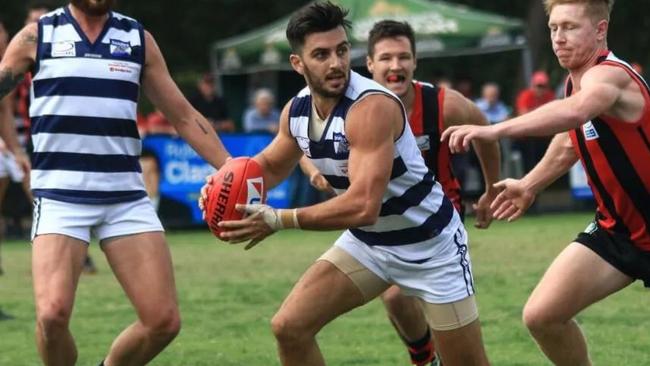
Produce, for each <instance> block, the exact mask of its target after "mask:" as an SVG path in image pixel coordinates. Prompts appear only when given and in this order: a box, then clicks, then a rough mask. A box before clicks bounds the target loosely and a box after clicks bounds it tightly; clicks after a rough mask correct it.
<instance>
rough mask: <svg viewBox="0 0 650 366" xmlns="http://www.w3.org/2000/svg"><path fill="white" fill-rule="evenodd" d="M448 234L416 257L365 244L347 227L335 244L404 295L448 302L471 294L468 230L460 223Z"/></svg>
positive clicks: (430, 300)
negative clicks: (400, 254)
mask: <svg viewBox="0 0 650 366" xmlns="http://www.w3.org/2000/svg"><path fill="white" fill-rule="evenodd" d="M447 236H448V238H447V240H444V241H442V242H439V243H437V244H436V246H435V248H434V249H435V251H434V252H431V251H429V253H428V254H427V255H430V257H425V258H421V259H419V260H406V259H404V258H402V257H399V256H397V255H395V253H394V251H390V250H387V249H386V248H383V247H381V246H369V245H366V244H364V243H363V242H362V241H360V240H359V239H357V238H356V237H355V236H354V235H352V234H350V233H349V232H348V231H346V232H344V233H343V234H342V235H341V236H340V237H339V238H338V240H337V241H336V242H335V243H334V245H335V246H337V247H339V248H341V249H343V250H345V251H346V252H347V253H348V254H350V255H351V256H353V257H354V258H356V259H357V260H358V261H359V262H360V263H361V264H362V265H364V266H365V267H366V268H368V269H369V270H370V271H372V272H373V273H374V274H376V275H377V276H378V277H380V278H381V279H383V280H384V281H386V282H388V283H390V284H395V285H397V286H399V287H400V288H401V290H402V292H403V293H404V294H405V295H408V296H415V297H419V298H420V299H422V300H424V301H426V302H428V303H431V304H447V303H451V302H456V301H459V300H462V299H465V298H467V297H469V296H471V295H473V294H474V280H473V277H472V263H471V260H470V257H469V252H468V246H467V232H466V231H465V228H464V227H463V226H462V224H461V225H459V226H458V229H457V230H456V232H455V233H454V234H453V235H447ZM414 254H417V253H414ZM409 257H411V258H415V257H417V256H416V255H410V256H409Z"/></svg>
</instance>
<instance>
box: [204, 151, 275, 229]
mask: <svg viewBox="0 0 650 366" xmlns="http://www.w3.org/2000/svg"><path fill="white" fill-rule="evenodd" d="M207 196H208V197H207V200H206V202H205V222H207V223H208V227H209V228H210V231H212V233H213V234H214V235H216V236H217V237H219V233H221V232H222V231H223V229H222V228H220V227H219V226H218V224H219V222H221V221H228V220H240V219H241V218H242V217H243V216H244V214H243V213H241V212H239V211H237V210H235V205H236V204H238V203H240V204H252V203H264V202H265V201H266V189H265V188H264V175H263V174H262V167H261V166H260V165H259V164H258V163H257V162H256V161H255V160H253V159H251V158H246V157H242V158H235V159H231V160H228V161H227V162H226V163H225V164H224V165H223V166H222V167H221V169H219V171H217V172H216V173H215V174H214V175H213V178H212V185H211V186H210V187H209V188H208V191H207Z"/></svg>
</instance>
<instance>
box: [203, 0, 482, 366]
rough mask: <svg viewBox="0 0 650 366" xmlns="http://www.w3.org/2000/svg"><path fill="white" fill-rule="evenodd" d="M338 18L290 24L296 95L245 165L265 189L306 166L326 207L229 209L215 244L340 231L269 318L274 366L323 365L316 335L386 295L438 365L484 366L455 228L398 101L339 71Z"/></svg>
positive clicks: (330, 8) (330, 11)
mask: <svg viewBox="0 0 650 366" xmlns="http://www.w3.org/2000/svg"><path fill="white" fill-rule="evenodd" d="M346 15H347V12H346V11H344V10H343V9H341V8H339V7H338V6H336V5H333V4H331V3H329V2H326V3H322V2H321V3H314V4H312V5H310V6H308V7H306V8H303V9H302V10H300V11H298V12H297V13H295V14H294V15H293V16H292V18H291V20H290V21H289V24H288V26H287V38H288V39H289V42H290V44H291V47H292V50H293V54H292V55H291V57H290V62H291V65H292V67H293V69H294V70H295V71H296V72H298V73H299V74H301V75H303V76H304V77H305V81H306V83H307V87H306V88H305V89H303V90H302V91H301V92H300V93H298V95H297V96H296V97H295V98H293V99H292V100H291V101H290V102H289V103H288V104H287V105H286V106H285V108H284V110H283V111H282V115H281V119H280V130H279V132H278V135H277V136H276V138H275V139H274V140H273V142H272V143H271V144H270V145H269V146H268V147H267V148H266V149H264V151H262V152H261V153H260V154H258V155H257V156H256V157H255V158H254V159H255V161H257V162H258V163H259V165H260V166H261V168H262V171H263V172H264V180H265V184H266V186H267V188H271V187H273V186H275V185H277V184H278V183H280V182H281V181H282V180H283V179H284V178H286V177H287V176H288V175H289V174H290V173H291V171H292V170H293V169H294V167H295V166H296V164H297V162H298V161H299V159H300V158H301V157H302V156H303V155H306V156H307V157H308V158H310V159H311V162H312V163H313V164H314V165H315V166H316V167H317V168H318V169H319V170H320V171H321V173H322V174H323V176H324V177H325V178H326V179H327V180H328V182H329V183H330V185H331V186H332V187H333V188H334V190H335V191H336V193H337V196H336V197H334V198H332V199H329V200H327V201H325V202H322V203H319V204H316V205H313V206H309V207H303V208H299V209H290V210H278V209H273V208H272V207H269V206H267V205H259V204H256V205H241V206H240V207H239V209H240V210H241V211H244V212H246V213H248V216H247V217H246V218H244V219H242V220H230V221H222V222H220V223H219V225H220V228H221V229H223V232H221V234H220V238H221V239H222V240H225V241H229V242H230V243H240V242H248V245H247V246H246V248H247V249H248V248H251V247H252V246H254V245H256V244H257V243H259V242H260V241H261V240H263V239H264V238H266V237H267V236H269V235H271V234H272V233H274V232H275V231H277V230H281V229H291V228H294V229H298V228H302V229H305V230H340V229H348V230H346V231H345V232H344V233H343V234H342V235H341V236H340V237H339V239H338V240H337V241H336V242H335V244H334V246H333V247H332V248H331V249H330V250H328V251H327V252H326V253H325V254H323V256H321V257H320V258H319V259H318V260H317V261H316V262H315V263H314V264H313V265H312V266H311V267H310V268H309V269H308V270H307V271H306V273H305V274H304V275H303V276H302V278H301V279H300V280H299V281H298V283H297V284H296V285H295V287H294V288H293V290H292V291H291V293H290V294H289V295H288V297H287V298H286V300H285V301H284V303H283V304H282V306H281V308H280V309H279V311H278V312H277V313H276V314H275V316H274V317H273V320H272V328H273V333H274V335H275V337H276V339H277V342H278V351H279V355H280V359H281V362H282V364H283V365H324V364H325V361H324V358H323V356H322V354H321V352H320V350H319V348H318V344H317V343H316V338H315V337H316V334H317V333H318V332H319V331H320V329H322V328H323V327H324V326H325V325H326V324H328V323H329V322H330V321H332V320H334V319H335V318H336V317H338V316H339V315H341V314H344V313H346V312H348V311H350V310H352V309H354V308H357V307H359V306H361V305H363V304H365V303H367V302H369V301H371V300H372V299H374V298H375V297H377V296H379V295H380V294H381V293H383V292H384V291H385V290H386V289H387V288H388V287H390V286H391V285H392V284H396V285H398V286H399V287H400V288H401V290H402V291H403V292H404V293H405V294H407V295H412V296H416V297H417V298H419V299H420V301H422V303H423V306H424V309H425V312H426V313H427V317H428V318H429V320H430V323H431V324H430V325H431V328H432V329H433V332H434V335H435V337H436V339H437V341H438V345H439V348H438V351H439V353H440V356H441V359H442V361H443V362H444V364H445V365H450V366H453V365H488V364H489V362H488V360H487V357H486V354H485V350H484V348H483V342H482V340H481V330H480V324H479V320H478V310H477V307H476V301H475V298H474V284H473V279H472V272H471V271H472V270H471V262H470V258H469V254H468V246H467V233H466V231H465V228H464V227H463V224H462V222H461V219H460V216H459V214H458V212H457V211H456V210H455V209H454V208H453V205H452V203H451V201H450V200H449V199H448V198H447V197H446V196H445V195H444V194H443V192H442V189H441V186H440V184H439V183H438V182H437V181H436V180H435V177H434V175H433V173H431V172H429V170H428V169H427V168H426V166H425V164H424V161H423V159H422V156H421V153H420V150H419V149H418V147H417V144H416V141H415V138H414V136H413V133H412V132H411V129H410V127H409V125H408V122H407V116H406V112H405V110H404V108H403V106H402V104H401V103H400V101H399V98H398V97H397V96H395V95H394V94H392V93H391V92H390V91H389V90H388V89H386V88H384V87H382V86H381V85H379V84H378V83H376V82H374V81H372V80H370V79H367V78H364V77H362V76H360V75H359V74H356V73H355V72H352V71H351V70H350V42H349V41H348V39H347V35H346V28H347V27H348V26H349V22H348V21H347V20H346V19H345V16H346ZM210 184H211V183H208V185H207V186H206V187H204V192H205V191H207V190H209V188H208V187H209V185H210ZM206 198H207V197H206V195H205V194H204V195H203V197H202V200H201V201H202V202H201V205H202V206H206V202H205V199H206ZM208 214H209V213H208ZM324 294H326V295H327V296H323V295H324Z"/></svg>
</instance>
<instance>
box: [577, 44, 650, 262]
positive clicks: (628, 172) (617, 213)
mask: <svg viewBox="0 0 650 366" xmlns="http://www.w3.org/2000/svg"><path fill="white" fill-rule="evenodd" d="M598 64H599V65H608V66H612V67H619V68H622V69H623V70H625V71H626V72H627V73H628V74H629V75H630V77H631V78H632V79H633V80H634V82H636V84H637V85H638V86H639V88H640V89H641V93H642V94H643V99H644V101H645V107H644V109H643V115H642V116H641V118H640V119H639V120H638V121H636V122H634V123H628V122H624V121H619V120H617V119H615V118H613V117H608V116H604V115H601V116H598V117H596V118H594V119H592V120H591V121H588V122H587V123H585V124H583V125H582V126H581V127H579V128H577V129H575V130H573V131H570V132H569V135H570V136H571V140H572V142H573V146H574V148H575V151H576V152H577V154H578V156H579V157H580V160H581V162H582V165H583V166H584V168H585V171H586V173H587V177H588V179H589V185H590V186H591V190H592V191H593V193H594V197H595V199H596V202H597V204H598V208H597V212H596V216H597V220H598V224H599V225H600V226H601V227H602V228H604V229H605V230H609V231H611V232H616V233H619V234H623V235H625V236H627V237H629V238H630V239H631V241H632V242H633V243H634V244H635V245H636V246H637V247H639V248H640V249H642V250H644V251H650V168H648V162H649V161H650V89H649V88H648V85H647V83H646V82H645V80H643V78H642V77H641V76H639V75H638V74H637V73H636V72H635V71H634V70H632V68H631V67H630V66H629V65H628V64H627V63H625V62H623V61H621V60H619V59H618V58H616V57H615V56H614V55H613V54H612V53H611V52H607V51H605V52H603V54H602V56H601V57H600V58H599V59H598ZM572 92H573V84H572V82H571V80H570V79H569V80H568V81H567V85H566V95H567V96H569V95H571V94H572Z"/></svg>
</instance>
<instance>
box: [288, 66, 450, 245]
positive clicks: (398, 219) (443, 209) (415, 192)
mask: <svg viewBox="0 0 650 366" xmlns="http://www.w3.org/2000/svg"><path fill="white" fill-rule="evenodd" d="M372 94H386V95H389V96H391V97H392V98H394V99H395V100H396V101H397V102H398V103H400V105H401V102H400V101H399V98H397V96H395V95H394V94H393V93H391V92H390V91H389V90H388V89H386V88H384V87H383V86H381V85H380V84H378V83H376V82H374V81H373V80H370V79H368V78H365V77H362V76H361V75H359V74H357V73H355V72H351V75H350V83H349V86H348V88H347V90H346V92H345V96H343V97H342V98H341V100H340V101H339V102H338V104H337V105H336V107H335V108H334V110H333V111H332V113H331V115H330V116H329V117H328V120H327V122H326V127H325V131H324V133H323V135H322V137H321V139H320V140H319V141H314V140H312V139H310V138H309V125H310V123H311V113H312V100H311V95H310V90H309V88H305V89H303V90H302V91H301V92H300V93H299V94H298V95H297V96H296V97H295V98H294V99H293V101H292V103H291V108H290V112H289V128H290V131H291V134H292V135H293V136H294V137H295V139H296V141H297V143H298V145H299V146H300V148H301V149H302V150H303V152H304V153H305V155H306V156H307V157H309V158H310V159H311V161H312V162H313V163H314V165H315V166H316V167H317V168H318V169H319V171H320V172H321V173H322V174H323V175H324V177H325V178H326V179H327V181H328V182H329V183H330V184H331V185H332V187H333V188H334V189H335V190H336V192H337V193H338V194H340V193H342V192H344V191H345V190H346V189H347V188H348V187H349V185H350V181H349V179H348V172H347V168H348V156H349V146H348V141H347V139H346V135H345V118H346V115H347V113H348V111H349V110H350V108H351V107H352V106H353V105H354V104H355V103H356V102H358V101H359V100H361V99H362V98H364V97H366V96H368V95H372ZM402 110H404V108H403V107H402ZM368 128H369V129H370V128H372V121H368ZM459 225H460V217H459V216H458V214H457V213H456V211H455V210H454V208H453V206H452V204H451V202H450V201H449V199H447V197H445V195H444V194H443V192H442V189H441V186H440V184H439V183H438V182H437V181H436V179H435V176H434V174H433V173H432V172H430V171H429V170H428V168H427V167H426V165H425V164H424V160H423V158H422V155H421V153H420V150H419V149H418V146H417V143H416V141H415V137H414V136H413V133H412V132H411V129H410V127H409V124H408V123H407V117H406V113H404V132H403V133H402V135H401V136H400V137H399V138H398V139H397V140H396V141H395V150H394V160H393V168H392V172H391V176H390V181H389V183H388V187H387V188H386V191H385V193H384V196H383V201H382V207H381V213H380V214H379V219H378V220H377V222H376V223H375V224H374V225H372V226H365V227H359V228H351V229H350V230H349V232H350V233H351V234H352V235H354V236H355V237H356V238H357V239H359V240H361V241H362V242H364V243H366V244H368V245H372V246H385V247H391V248H392V249H391V251H394V252H398V253H399V252H400V250H398V247H399V248H403V249H406V248H405V247H409V248H410V249H409V250H408V251H411V250H415V251H420V252H422V251H424V252H431V248H432V247H433V246H434V244H436V243H437V242H439V241H443V240H449V238H450V237H451V236H452V235H453V234H454V233H455V232H456V230H457V229H458V226H459Z"/></svg>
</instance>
